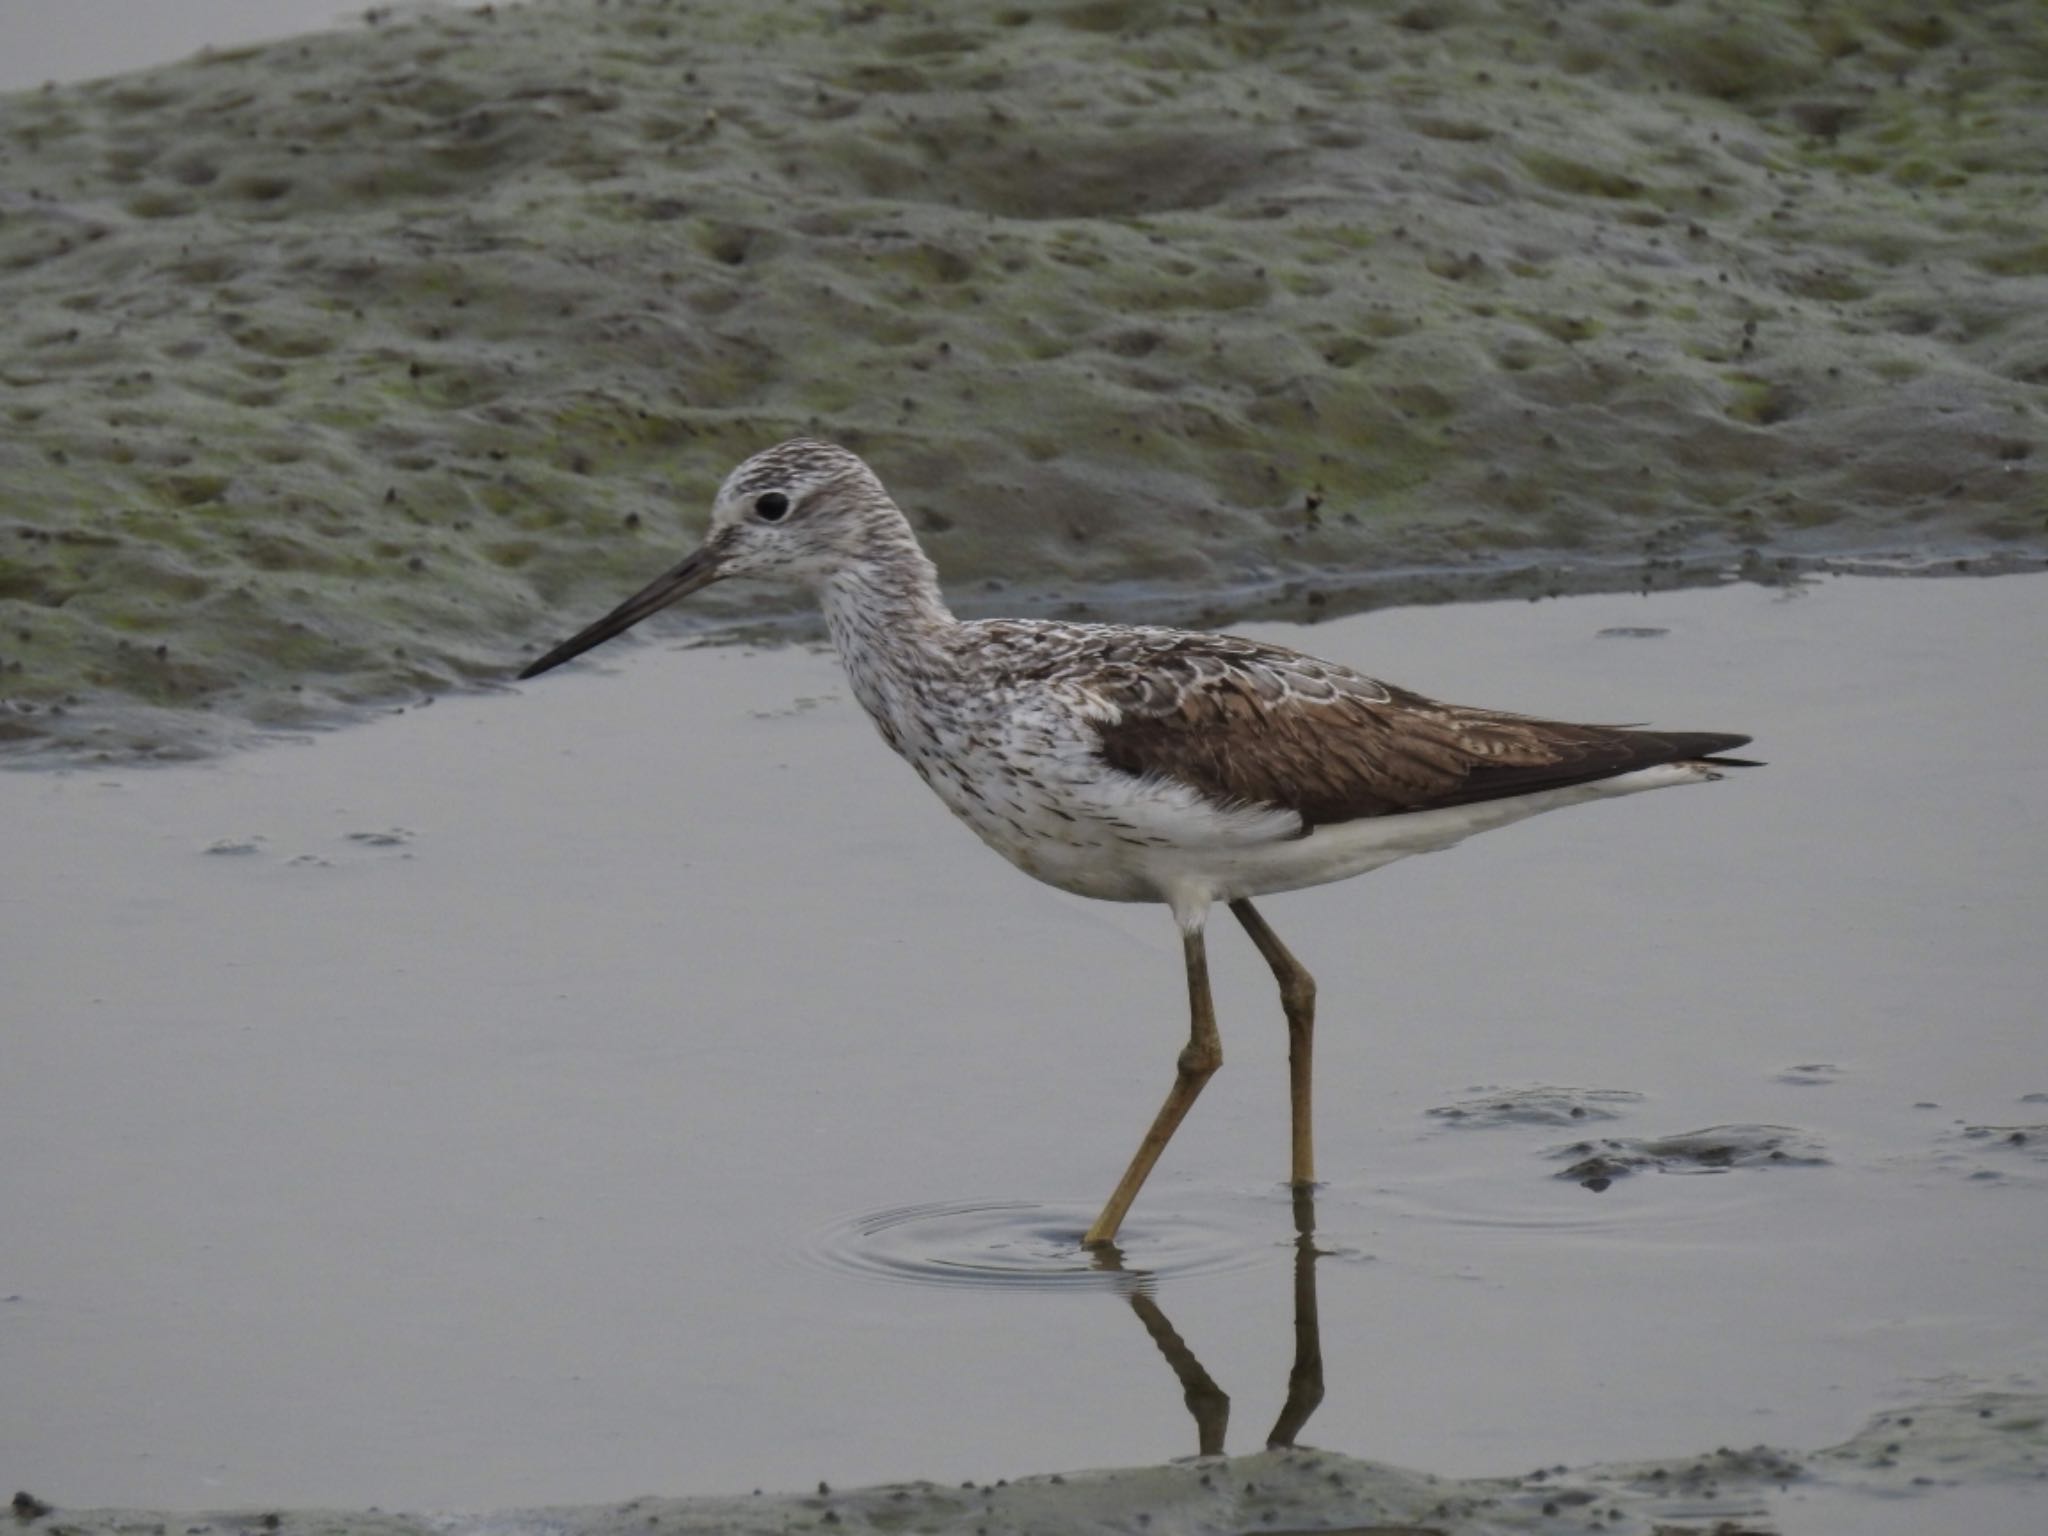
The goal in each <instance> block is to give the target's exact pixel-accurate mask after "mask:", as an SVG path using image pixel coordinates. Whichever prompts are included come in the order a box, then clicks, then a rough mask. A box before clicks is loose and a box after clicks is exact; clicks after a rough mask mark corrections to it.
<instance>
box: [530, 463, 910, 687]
mask: <svg viewBox="0 0 2048 1536" xmlns="http://www.w3.org/2000/svg"><path fill="white" fill-rule="evenodd" d="M908 536H909V528H908V525H906V524H905V523H904V521H903V514H902V513H901V512H899V511H898V510H897V509H896V504H895V503H894V502H892V501H891V500H890V499H889V493H888V492H887V491H885V490H883V489H882V482H881V481H880V480H878V479H876V478H875V472H874V471H873V470H871V469H869V468H868V467H867V465H865V464H863V463H862V462H861V461H860V459H859V457H858V456H857V455H855V454H852V453H849V452H847V450H846V449H844V448H840V447H837V446H835V445H834V444H831V443H821V442H817V441H815V440H813V439H811V438H807V437H796V438H791V439H790V440H789V441H788V442H786V443H778V444H776V445H775V446H774V447H773V448H767V449H764V450H762V451H761V452H760V453H757V454H755V455H754V456H753V457H752V458H750V459H748V460H747V461H746V462H745V463H743V464H741V465H740V466H739V468H737V469H735V470H734V471H733V472H732V473H731V474H729V475H727V476H726V477H725V484H724V485H722V486H720V487H719V489H718V498H717V500H715V501H714V502H712V504H711V526H710V528H709V530H708V531H707V532H706V533H705V535H704V542H703V543H702V544H700V545H699V546H698V547H697V548H696V549H695V550H694V551H693V552H692V553H691V554H689V555H688V556H687V557H685V559H684V560H683V561H682V563H681V564H680V565H677V566H675V567H674V568H673V569H671V570H669V571H667V572H665V573H664V574H663V575H661V576H658V577H656V578H655V579H654V580H653V581H651V582H649V583H648V584H647V585H646V586H645V587H643V588H641V590H640V591H638V592H636V593H634V594H633V595H632V596H631V597H629V598H627V599H626V600H625V601H624V602H623V603H621V604H619V606H618V607H616V608H614V609H613V610H612V611H611V612H610V613H608V614H606V615H605V616H604V617H603V618H601V619H599V620H598V621H597V622H596V623H595V624H592V625H590V626H589V627H587V628H585V629H582V630H579V631H578V632H577V633H575V634H574V635H571V636H570V637H569V638H568V639H567V640H564V641H563V642H562V643H561V644H560V645H558V646H556V647H555V648H554V649H553V650H551V651H549V652H548V653H547V654H546V655H545V656H543V657H541V658H540V659H539V660H538V661H536V662H534V663H533V664H532V665H531V666H529V667H527V668H526V670H524V671H523V672H521V673H520V674H519V675H520V676H521V677H523V678H524V677H537V676H539V675H540V674H541V673H543V672H546V671H548V670H549V669H550V668H552V667H558V666H560V665H561V664H562V663H563V662H565V661H567V660H569V659H570V658H571V657H573V656H579V655H581V654H582V653H583V652H585V651H587V650H589V649H590V648H591V647H592V646H595V645H602V644H603V643H604V642H605V641H607V640H609V639H611V638H612V637H613V636H614V635H618V634H623V633H624V632H625V631H626V630H628V629H631V628H632V627H633V626H634V625H635V624H638V623H639V622H640V621H641V620H642V619H644V618H646V617H647V616H648V615H649V614H652V613H657V612H659V611H660V610H661V609H663V608H666V607H668V606H669V604H671V603H674V602H679V601H681V600H682V599H683V598H685V597H688V596H689V595H690V594H691V593H692V592H696V591H699V590H701V589H702V588H704V587H708V586H710V585H711V583H713V582H714V581H724V580H726V579H728V578H730V577H736V576H739V577H751V578H754V579H756V580H762V581H773V582H780V583H784V584H787V585H794V586H804V587H812V588H815V587H818V586H821V585H823V584H824V582H825V581H826V580H827V579H828V578H830V576H831V575H832V573H833V572H834V571H837V570H842V569H844V568H846V567H847V566H849V565H854V564H858V563H859V562H860V561H862V560H864V559H866V558H869V557H870V556H871V555H873V554H874V553H876V552H877V549H878V545H880V544H881V543H883V542H888V541H894V540H900V539H902V538H907V537H908Z"/></svg>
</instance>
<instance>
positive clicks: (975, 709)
mask: <svg viewBox="0 0 2048 1536" xmlns="http://www.w3.org/2000/svg"><path fill="white" fill-rule="evenodd" d="M737 577H747V578H752V579H756V580H762V581H771V582H779V583H782V584H784V585H794V586H799V587H804V588H807V589H809V590H810V591H811V592H812V593H813V594H815V595H816V597H817V599H818V601H819V603H820V604H821V606H822V607H823V608H824V612H825V623H826V625H827V627H828V628H829V629H830V631H831V634H832V641H833V644H834V645H835V646H836V647H837V648H838V651H839V657H840V660H841V661H842V662H843V663H844V664H845V667H846V675H847V678H848V680H849V681H850V682H851V684H852V686H853V692H854V696H855V697H856V698H858V699H859V700H860V703H861V706H862V708H864V709H865V710H866V711H867V712H868V715H869V716H870V717H871V718H872V719H873V720H874V722H875V726H876V728H877V729H878V730H879V731H880V732H881V733H882V738H883V740H885V741H887V742H888V743H889V745H890V746H891V747H893V748H894V749H895V750H896V751H897V753H898V754H900V755H901V756H902V757H903V758H904V759H905V760H906V761H908V762H909V764H910V766H911V767H913V768H914V769H916V770H917V773H918V776H919V777H920V778H922V779H923V780H924V781H925V783H926V784H927V785H929V786H930V787H931V789H932V790H933V792H934V793H936V794H937V795H938V797H939V798H940V799H941V800H943V801H945V803H946V806H947V808H948V809H950V810H951V811H952V812H953V814H954V815H956V816H958V817H959V818H960V819H961V820H962V821H964V822H966V823H967V824H968V826H970V827H972V828H973V829H974V830H975V832H976V833H977V834H979V835H980V837H981V839H982V841H984V842H985V843H987V844H988V845H989V846H990V847H991V848H993V849H995V851H996V852H998V853H1000V854H1001V855H1002V856H1003V857H1004V858H1006V859H1008V860H1009V861H1010V862H1011V863H1012V864H1015V865H1016V866H1017V867H1018V868H1019V869H1021V870H1023V871H1024V872H1025V873H1026V874H1028V875H1033V876H1036V877H1037V878H1038V879H1040V880H1043V881H1045V882H1046V883H1047V884H1048V885H1054V886H1058V887H1059V888H1060V889H1061V890H1063V891H1072V892H1074V893H1075V894H1076V895H1080V896H1094V897H1098V898H1101V899H1102V900H1105V901H1155V902H1161V903H1164V904H1165V905H1166V906H1167V907H1168V908H1169V909H1170V910H1171V911H1172V913H1173V917H1174V921H1175V922H1176V923H1177V924H1178V925H1179V927H1180V933H1181V944H1182V948H1183V952H1184V955H1185V959H1186V964H1187V985H1188V1006H1189V1014H1190V1022H1189V1029H1188V1043H1187V1046H1186V1047H1185V1048H1184V1049H1183V1050H1182V1051H1181V1053H1180V1056H1179V1059H1178V1062H1177V1064H1176V1070H1175V1075H1174V1082H1173V1087H1172V1089H1171V1090H1170V1091H1169V1092H1168V1094H1167V1096H1166V1102H1165V1104H1164V1105H1162V1106H1161V1108H1160V1110H1159V1113H1158V1115H1157V1117H1156V1118H1155V1119H1154V1120H1153V1123H1152V1126H1151V1128H1150V1129H1149V1130H1148V1131H1147V1132H1146V1133H1145V1137H1144V1140H1143V1141H1142V1142H1141V1143H1140V1144H1139V1146H1138V1151H1137V1155H1136V1156H1135V1157H1133V1158H1132V1159H1131V1163H1130V1167H1129V1168H1128V1169H1127V1170H1126V1171H1125V1173H1124V1176H1123V1179H1122V1181H1121V1182H1120V1183H1118V1185H1117V1187H1116V1190H1115V1192H1114V1193H1113V1194H1112V1195H1111V1196H1110V1197H1109V1203H1108V1204H1107V1205H1105V1206H1104V1207H1103V1209H1102V1214H1101V1215H1100V1216H1098V1217H1097V1218H1096V1219H1095V1223H1094V1225H1093V1226H1091V1227H1090V1228H1089V1229H1088V1231H1087V1234H1086V1236H1085V1237H1084V1238H1083V1241H1084V1242H1085V1243H1087V1244H1089V1245H1091V1246H1092V1245H1096V1244H1101V1243H1107V1242H1109V1241H1110V1240H1111V1239H1112V1238H1114V1237H1115V1235H1116V1231H1117V1228H1118V1227H1119V1226H1120V1225H1121V1224H1122V1222H1123V1219H1124V1213H1125V1212H1126V1211H1128V1210H1129V1209H1130V1205H1131V1202H1132V1200H1134V1199H1135V1198H1136V1197H1137V1194H1138V1190H1139V1188H1140V1187H1141V1186H1142V1185H1143V1184H1144V1182H1145V1178H1146V1175H1147V1174H1149V1173H1150V1172H1151V1171H1152V1166H1153V1164H1154V1163H1156V1162H1157V1161H1158V1160H1159V1154H1160V1153H1161V1152H1162V1151H1163V1150H1164V1149H1165V1147H1166V1143H1167V1142H1168V1140H1170V1139H1171V1138H1172V1136H1173V1133H1174V1131H1175V1129H1176V1128H1177V1127H1178V1126H1179V1125H1180V1122H1181V1120H1182V1119H1183V1118H1184V1117H1185V1116H1186V1114H1187V1112H1188V1109H1189V1107H1190V1106H1191V1105H1193V1103H1194V1102H1195V1097H1196V1095H1197V1094H1199V1093H1200V1092H1201V1091H1202V1086H1203V1084H1205V1083H1206V1082H1208V1080H1209V1078H1210V1076H1211V1075H1212V1074H1213V1073H1214V1072H1215V1071H1216V1069H1217V1067H1219V1066H1220V1065H1222V1062H1223V1046H1222V1041H1221V1039H1220V1038H1219V1036H1218V1034H1217V1031H1216V1015H1215V1010H1214V1007H1213V1006H1212V1004H1211V1002H1210V996H1209V977H1208V962H1207V958H1206V952H1205V950H1204V948H1203V940H1202V931H1203V925H1204V923H1205V921H1206V920H1207V918H1208V915H1209V909H1210V907H1211V905H1212V904H1213V903H1215V902H1218V901H1221V902H1223V903H1225V904H1227V905H1228V906H1229V908H1230V912H1231V915H1232V916H1233V917H1235V918H1236V919H1237V920H1238V922H1239V923H1241V924H1242V925H1243V927H1244V930H1245V932H1246V933H1247V934H1249V935H1250V936H1251V941H1252V943H1253V944H1254V945H1256V946H1257V947H1258V950H1259V953H1260V954H1261V955H1263V956H1264V957H1265V960H1266V963H1267V964H1268V965H1269V966H1271V967H1272V971H1273V975H1274V978H1275V979H1276V980H1277V981H1278V982H1279V984H1280V1003H1281V1008H1282V1010H1283V1012H1284V1013H1285V1015H1286V1018H1287V1029H1288V1041H1289V1049H1288V1075H1289V1088H1290V1099H1291V1106H1292V1124H1293V1153H1292V1160H1291V1173H1292V1180H1293V1183H1294V1184H1295V1186H1296V1187H1297V1188H1301V1187H1306V1186H1309V1185H1311V1184H1313V1183H1314V1181H1315V1156H1314V1151H1313V1146H1312V1139H1311V1135H1310V1119H1309V1080H1310V1051H1311V1043H1312V1037H1313V1033H1314V1025H1315V995H1316V987H1315V981H1314V979H1313V978H1312V977H1311V976H1310V975H1309V973H1308V971H1307V970H1306V969H1305V968H1304V967H1303V966H1302V964H1301V962H1300V961H1298V960H1296V959H1295V958H1294V956H1293V955H1292V954H1291V953H1289V951H1288V949H1287V946H1286V945H1284V944H1282V943H1281V942H1280V939H1279V936H1278V935H1276V934H1275V933H1274V932H1273V930H1272V928H1270V927H1269V926H1268V925H1267V923H1266V920H1265V919H1264V918H1263V917H1261V916H1260V915H1259V912H1258V910H1257V909H1256V908H1255V907H1253V905H1252V898H1254V897H1256V896H1264V895H1267V894H1269V893H1271V892H1274V891H1291V890H1296V889H1298V888H1300V887H1302V886H1309V885H1320V884H1323V883H1324V882H1326V881H1330V880H1342V879H1346V878H1348V877H1349V876H1352V875H1357V874H1363V873H1364V872H1365V871H1367V870H1369V869H1377V868H1379V867H1380V866H1381V865H1383V864H1388V863H1391V862H1392V861H1394V860H1395V859H1400V858H1405V857H1407V856H1408V855H1409V854H1412V853H1426V852H1429V851H1432V850H1434V849H1439V848H1448V847H1450V846H1451V845H1452V844H1454V843H1457V842H1459V841H1461V840H1463V839H1464V838H1466V837H1469V836H1471V835H1472V834H1473V833H1475V832H1484V831H1488V830H1490V829H1492V828H1494V827H1500V826H1505V825H1507V824H1508V823H1509V822H1513V821H1520V820H1521V819H1522V818H1523V817H1525V816H1533V815H1535V814H1536V813H1537V812H1539V811H1551V810H1556V809H1558V808H1559V807H1560V806H1567V805H1578V804H1580V803H1582V802H1584V801H1588V800H1604V799H1606V798H1608V797H1610V796H1614V795H1626V794H1633V793H1634V792H1636V791H1637V790H1644V789H1662V788H1664V787H1666V786H1667V785H1673V784H1697V783H1701V782H1703V781H1706V780H1709V779H1716V778H1719V777H1721V775H1720V773H1719V771H1718V770H1720V769H1722V768H1727V767H1747V766H1751V765H1750V764H1748V763H1746V762H1744V761H1743V760H1741V759H1737V758H1729V757H1725V756H1723V755H1722V754H1724V753H1726V752H1727V751H1729V750H1730V749H1732V748H1735V747H1739V746H1741V745H1743V744H1744V743H1745V742H1747V741H1748V740H1749V738H1748V737H1747V736H1736V735H1728V734H1723V733H1720V732H1709V731H1644V730H1624V729H1619V728H1616V727H1613V726H1603V725H1570V724H1566V723H1563V722H1561V721H1555V720H1539V719H1531V718H1529V717H1527V716H1523V715H1510V714H1503V713H1500V712H1498V711H1495V710H1487V709H1470V708H1465V707H1463V706H1460V705H1455V704H1440V703H1437V702H1436V701H1434V700H1432V699H1426V698H1423V697H1422V696H1421V695H1420V694H1415V693H1410V692H1408V691H1407V690H1405V689H1402V688H1397V687H1394V686H1393V685H1392V684H1390V683H1382V682H1377V681H1375V680H1374V679H1372V678H1370V677H1366V676H1364V675H1362V674H1361V673H1358V672H1354V671H1352V670H1351V669H1350V668H1348V667H1343V666H1338V665H1336V664H1335V663H1333V662H1327V661H1318V660H1317V659H1316V658H1314V657H1312V656H1305V655H1302V654H1301V653H1300V652H1298V651H1291V650H1288V649H1287V648H1285V647H1284V646H1278V645H1267V644H1263V643H1261V642H1259V641H1256V640H1246V639H1241V638H1239V637H1236V636H1232V635H1212V634H1199V633H1191V632H1188V631H1184V630H1174V629H1156V628H1149V627H1139V626H1126V625H1118V624H1067V623H1057V622H1052V621H1048V620H1030V619H979V620H970V621H965V622H963V621H961V620H959V619H956V618H954V617H953V615H952V613H951V612H950V611H949V610H948V609H947V607H946V604H945V601H944V599H943V598H942V597H941V596H940V594H939V583H938V575H937V572H936V571H935V570H934V569H933V566H932V563H931V561H930V560H929V559H927V558H926V557H925V553H924V551H923V550H922V549H920V548H919V547H918V543H917V538H916V536H915V535H914V534H913V533H912V532H911V528H910V524H909V522H908V521H907V520H906V519H905V517H904V515H903V513H902V511H901V510H900V509H899V508H898V507H897V505H896V503H895V502H894V501H892V500H890V498H889V493H888V492H887V491H886V490H884V489H883V488H882V483H881V481H880V480H879V479H877V478H876V476H875V474H874V471H872V470H871V469H869V468H868V466H867V465H866V464H864V463H862V462H861V460H860V459H859V458H857V457H855V456H854V455H853V454H851V453H849V452H848V451H847V450H845V449H844V448H839V447H835V446H833V445H832V444H829V443H822V442H815V441H812V440H810V439H806V438H798V439H793V440H792V441H789V442H786V443H782V444H779V445H778V446H776V447H773V448H770V449H767V450H766V451H764V452H762V453H757V454H755V455H754V456H753V457H752V458H750V459H748V460H747V461H746V462H745V463H743V464H741V465H740V466H739V468H737V469H735V470H734V471H733V472H732V474H731V475H730V476H728V477H727V479H726V482H725V484H724V486H723V487H722V488H721V489H720V490H719V493H718V499H717V501H716V502H714V503H713V505H712V509H711V526H710V531H709V533H708V534H707V536H706V538H705V540H704V542H703V544H702V545H701V546H700V547H699V548H698V549H697V550H696V551H695V553H693V554H691V555H690V556H689V557H688V558H686V559H685V560H684V561H683V562H682V563H681V564H680V565H677V566H676V567H675V568H674V569H672V570H670V571H668V572H667V573H666V574H664V575H662V576H660V577H657V578H656V579H655V580H654V581H653V582H651V583H650V584H649V585H648V586H647V587H646V588H644V589H643V590H642V591H640V592H637V593H635V594H634V595H633V596H632V597H630V598H628V599H626V601H625V602H623V603H621V604H620V605H619V606H618V607H617V608H615V609H614V610H612V612H610V613H608V614H606V615H605V616H604V617H603V618H601V619H599V620H598V621H597V622H596V623H594V624H592V625H590V626H589V627H588V628H587V629H584V630H581V631H580V632H578V633H577V634H575V635H573V636H571V637H570V638H569V639H567V640H565V641H563V642H562V643H561V644H560V645H558V646H556V647H555V648H554V649H553V650H551V651H549V652H548V653H547V654H546V655H544V656H542V657H541V658H540V659H539V660H538V661H536V662H534V663H533V664H532V665H531V666H529V667H527V668H526V670H525V671H523V672H521V673H520V674H519V675H520V676H521V677H523V678H525V677H534V676H537V675H538V674H540V673H542V672H545V671H547V670H548V669H549V668H551V667H555V666H559V665H560V664H561V663H563V662H565V661H567V660H569V659H570V658H571V657H572V656H576V655H580V654H581V653H582V652H584V651H587V650H589V649H590V648H591V647H592V646H594V645H598V644H601V643H602V642H603V641H606V640H609V639H610V638H611V637H612V636H614V635H617V634H619V633H620V632H622V631H623V630H626V629H628V628H630V627H632V626H633V625H635V624H637V623H639V622H640V621H641V620H642V619H644V618H646V617H647V616H648V615H649V614H651V613H654V612H656V611H657V610H659V609H662V608H665V607H667V606H668V605H669V604H670V603H673V602H676V601H677V600H679V599H681V598H684V597H687V596H689V594H690V593H692V592H695V591H697V590H699V589H700V588H703V587H706V586H708V585H710V584H711V583H712V582H714V581H722V580H726V579H728V578H737Z"/></svg>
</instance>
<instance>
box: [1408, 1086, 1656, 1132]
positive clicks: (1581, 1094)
mask: <svg viewBox="0 0 2048 1536" xmlns="http://www.w3.org/2000/svg"><path fill="white" fill-rule="evenodd" d="M1642 1102H1643V1096H1642V1095H1641V1094H1640V1093H1636V1092H1633V1091H1632V1090H1630V1089H1627V1088H1552V1087H1536V1088H1502V1089H1493V1090H1490V1091H1488V1092H1485V1093H1482V1094H1480V1095H1478V1096H1477V1097H1474V1098H1470V1099H1460V1100H1458V1101H1457V1102H1456V1103H1454V1104H1439V1105H1438V1106H1437V1107H1436V1108H1434V1109H1431V1110H1429V1111H1427V1113H1428V1115H1429V1117H1430V1118H1431V1119H1433V1120H1445V1121H1448V1122H1450V1123H1451V1124H1452V1125H1455V1126H1458V1127H1460V1128H1463V1129H1468V1130H1469V1129H1479V1128H1484V1127H1492V1126H1501V1125H1570V1124H1572V1123H1574V1122H1575V1121H1581V1120H1613V1119H1616V1118H1618V1117H1619V1116H1620V1115H1621V1114H1622V1113H1623V1112H1624V1111H1625V1110H1627V1109H1629V1108H1631V1107H1632V1106H1634V1105H1637V1104H1640V1103H1642Z"/></svg>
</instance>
